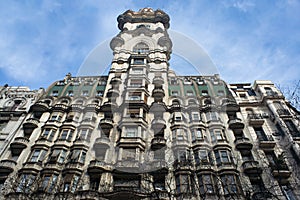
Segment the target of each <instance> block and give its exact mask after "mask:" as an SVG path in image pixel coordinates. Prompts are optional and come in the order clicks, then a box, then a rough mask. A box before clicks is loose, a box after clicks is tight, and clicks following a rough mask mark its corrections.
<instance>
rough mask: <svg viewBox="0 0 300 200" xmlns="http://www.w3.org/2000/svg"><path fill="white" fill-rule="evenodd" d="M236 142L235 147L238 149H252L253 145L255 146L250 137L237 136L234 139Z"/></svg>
mask: <svg viewBox="0 0 300 200" xmlns="http://www.w3.org/2000/svg"><path fill="white" fill-rule="evenodd" d="M234 144H235V147H236V148H237V149H238V150H245V149H249V150H251V149H252V147H253V144H252V143H251V141H250V139H249V138H244V137H242V138H236V139H235V140H234Z"/></svg>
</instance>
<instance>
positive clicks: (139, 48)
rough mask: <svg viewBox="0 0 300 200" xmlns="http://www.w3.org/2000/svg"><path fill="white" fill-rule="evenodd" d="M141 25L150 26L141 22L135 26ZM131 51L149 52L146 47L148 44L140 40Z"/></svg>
mask: <svg viewBox="0 0 300 200" xmlns="http://www.w3.org/2000/svg"><path fill="white" fill-rule="evenodd" d="M141 26H143V27H145V26H146V27H147V28H150V25H148V24H147V25H143V24H141V25H138V26H137V28H139V27H141ZM133 52H134V53H138V54H142V53H148V52H149V47H148V45H147V44H145V43H144V42H140V43H138V44H136V45H135V46H134V47H133Z"/></svg>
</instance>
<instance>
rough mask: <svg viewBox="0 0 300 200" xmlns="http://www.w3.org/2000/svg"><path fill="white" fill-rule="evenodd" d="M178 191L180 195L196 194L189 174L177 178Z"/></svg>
mask: <svg viewBox="0 0 300 200" xmlns="http://www.w3.org/2000/svg"><path fill="white" fill-rule="evenodd" d="M175 182H176V191H177V193H178V194H181V193H194V188H193V187H192V184H191V180H190V176H189V175H187V174H180V175H177V176H176V177H175Z"/></svg>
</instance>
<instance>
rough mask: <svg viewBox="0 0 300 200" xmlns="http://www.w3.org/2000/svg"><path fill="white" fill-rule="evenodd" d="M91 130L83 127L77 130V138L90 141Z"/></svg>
mask: <svg viewBox="0 0 300 200" xmlns="http://www.w3.org/2000/svg"><path fill="white" fill-rule="evenodd" d="M90 137H91V130H90V129H87V128H83V129H80V130H79V138H78V139H80V140H84V141H90Z"/></svg>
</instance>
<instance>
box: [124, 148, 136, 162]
mask: <svg viewBox="0 0 300 200" xmlns="http://www.w3.org/2000/svg"><path fill="white" fill-rule="evenodd" d="M135 155H136V149H134V148H126V149H125V148H124V149H123V154H122V159H123V160H135Z"/></svg>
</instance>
